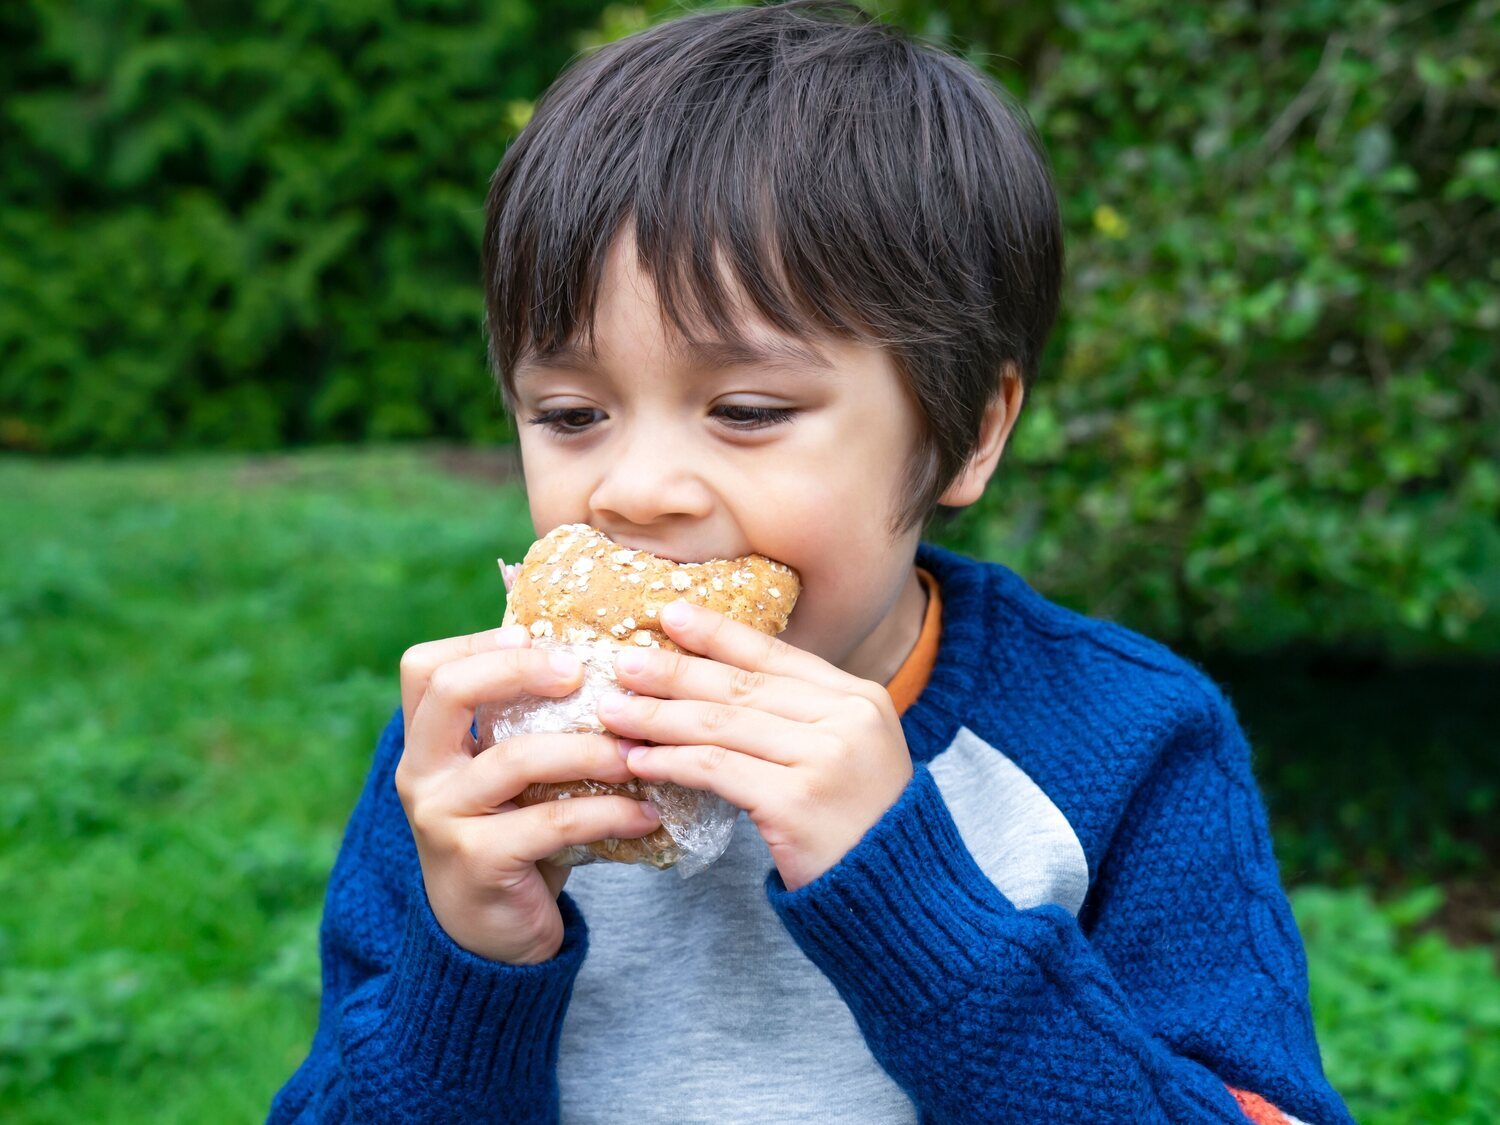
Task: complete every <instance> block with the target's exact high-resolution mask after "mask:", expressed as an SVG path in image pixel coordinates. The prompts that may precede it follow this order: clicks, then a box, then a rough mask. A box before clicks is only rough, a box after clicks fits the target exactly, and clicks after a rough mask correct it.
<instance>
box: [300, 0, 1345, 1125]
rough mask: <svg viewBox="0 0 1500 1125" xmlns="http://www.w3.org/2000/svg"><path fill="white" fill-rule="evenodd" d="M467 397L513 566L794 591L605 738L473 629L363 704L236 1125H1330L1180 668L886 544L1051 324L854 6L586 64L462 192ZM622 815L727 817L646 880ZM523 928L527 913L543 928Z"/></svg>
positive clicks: (1249, 825)
mask: <svg viewBox="0 0 1500 1125" xmlns="http://www.w3.org/2000/svg"><path fill="white" fill-rule="evenodd" d="M487 219H488V221H487V227H486V233H485V243H484V257H485V271H486V272H485V285H486V301H487V324H488V329H489V335H490V346H491V358H492V360H493V363H494V366H495V369H496V372H497V375H498V376H499V378H500V380H501V382H502V385H503V388H504V392H505V396H506V403H507V406H508V407H509V408H510V409H511V410H512V411H513V412H514V413H515V415H516V417H517V419H518V420H519V421H520V422H521V423H522V424H521V426H520V432H521V437H520V445H521V454H522V460H523V463H524V465H525V469H526V473H525V477H526V489H527V496H528V499H529V502H530V507H531V515H532V520H533V523H534V525H535V529H536V532H537V534H538V535H541V534H544V533H545V532H546V531H548V530H549V529H551V528H553V527H555V526H557V525H559V524H562V523H575V522H578V523H588V524H592V525H594V526H595V527H598V528H599V529H600V530H602V531H604V532H605V533H606V534H608V535H609V536H611V537H612V538H614V539H615V540H617V541H618V542H620V543H622V544H624V545H626V546H630V547H636V548H641V549H645V550H648V551H651V552H653V553H656V554H660V555H664V556H667V557H670V558H673V559H676V560H678V561H700V560H703V559H708V558H714V557H734V556H737V555H741V554H746V553H750V552H759V553H761V554H765V555H767V556H769V557H771V558H773V559H776V560H778V561H781V562H784V563H786V564H787V565H789V566H791V567H793V568H794V569H796V570H797V571H798V573H799V574H800V576H801V579H802V583H803V588H802V595H801V599H800V600H799V602H798V605H797V607H796V609H795V611H794V613H793V614H792V618H791V622H790V624H789V625H788V628H787V630H786V632H785V633H783V634H782V635H781V637H780V639H779V640H777V641H774V642H771V641H768V640H767V639H766V638H764V637H761V636H759V635H758V634H755V633H753V631H751V630H750V629H748V627H745V626H740V625H737V624H735V623H733V622H729V621H727V620H726V619H724V618H723V617H721V616H719V615H717V614H715V613H712V612H711V611H708V610H705V609H702V608H699V607H689V606H687V605H686V604H685V603H683V605H682V612H681V614H680V616H678V615H674V616H670V617H669V616H668V614H667V613H666V612H665V611H664V613H663V618H664V624H665V627H666V628H667V631H668V633H669V635H671V636H672V637H673V638H674V639H675V640H677V641H678V643H679V644H681V645H682V646H683V648H684V649H685V650H686V651H687V652H688V653H690V654H693V655H689V656H672V655H670V654H666V653H662V652H646V651H642V652H641V653H640V654H638V655H639V656H640V657H641V659H640V660H639V661H637V662H636V664H635V665H631V664H629V663H628V662H626V661H625V660H624V659H623V658H622V659H621V660H620V661H618V662H617V672H618V675H619V678H620V681H621V683H622V685H624V686H625V687H628V688H630V689H632V691H633V692H634V693H635V695H633V696H632V697H628V698H626V697H622V698H620V699H619V700H617V701H615V702H617V703H618V706H617V707H614V708H611V707H610V706H609V705H608V702H606V704H601V710H600V714H601V719H602V721H603V722H604V724H605V726H606V727H607V728H608V729H609V731H610V732H611V734H609V735H598V736H596V735H589V734H570V735H556V736H540V735H531V736H523V737H521V738H516V739H511V740H508V741H506V742H503V743H501V744H498V745H497V746H495V747H493V748H491V749H489V750H486V751H484V752H483V753H477V746H476V745H475V743H474V740H473V737H472V734H471V732H470V720H471V718H472V714H473V710H474V707H475V706H476V705H477V704H478V703H479V702H482V701H484V700H486V699H501V698H506V697H509V696H513V695H515V694H516V693H518V692H520V691H523V690H524V691H530V692H533V693H536V694H546V695H553V696H561V695H566V694H568V693H569V692H570V691H572V690H573V689H574V688H575V687H576V685H577V684H578V682H579V678H578V670H577V667H576V665H573V666H569V665H567V664H566V663H564V664H562V665H560V666H558V667H554V666H553V665H552V664H551V662H550V661H549V660H548V659H546V657H545V656H544V654H543V653H542V652H540V651H539V650H536V649H533V648H531V646H530V645H529V643H528V640H527V638H526V637H525V636H524V631H522V632H521V635H514V636H513V635H510V634H511V631H510V630H500V631H494V632H491V633H481V634H475V635H473V636H468V637H458V638H451V639H448V640H443V641H433V642H430V643H427V644H422V645H418V646H416V647H414V648H413V649H411V650H410V651H408V653H407V654H406V656H405V657H404V658H403V661H402V670H401V685H402V708H401V710H400V711H398V712H397V713H396V715H395V716H394V717H393V718H392V720H391V722H390V724H389V726H388V727H387V729H386V731H385V734H384V735H383V736H382V738H381V740H380V743H379V745H378V747H377V750H376V756H375V763H374V767H373V769H372V771H371V773H370V777H369V781H368V783H367V786H366V788H365V791H364V793H363V795H362V796H361V798H360V802H359V805H358V807H357V808H356V810H355V813H354V817H353V820H352V821H351V823H350V826H349V830H348V834H347V837H346V839H345V842H344V846H343V848H342V850H341V852H340V855H339V857H338V861H337V864H336V866H335V869H334V872H333V875H332V879H331V883H330V888H329V893H328V901H327V907H326V912H325V918H324V926H323V934H322V942H323V944H322V952H323V966H324V993H323V1002H322V1010H321V1013H320V1020H319V1026H318V1031H317V1035H316V1037H315V1039H314V1042H313V1046H312V1051H311V1053H310V1055H309V1057H308V1059H307V1060H306V1062H305V1063H304V1064H303V1065H302V1067H301V1068H300V1069H299V1070H298V1071H297V1072H296V1074H295V1075H294V1076H293V1077H292V1079H291V1080H290V1081H289V1082H288V1084H287V1086H286V1087H285V1088H284V1089H283V1090H282V1091H281V1092H280V1093H279V1095H278V1096H277V1098H276V1101H275V1103H274V1105H273V1107H272V1113H271V1117H272V1119H273V1120H278V1121H279V1120H309V1121H333V1120H358V1121H375V1120H390V1121H440V1120H441V1121H479V1120H500V1121H543V1120H556V1119H558V1118H559V1117H561V1118H562V1119H565V1120H568V1121H590V1122H592V1121H619V1120H625V1119H630V1120H643V1121H663V1122H690V1121H691V1122H707V1121H773V1122H792V1121H809V1122H811V1121H819V1122H822V1121H856V1122H886V1121H890V1122H897V1121H904V1122H915V1121H918V1120H921V1121H950V1122H980V1121H1020V1122H1030V1121H1045V1120H1054V1119H1060V1118H1065V1119H1068V1120H1071V1121H1080V1122H1081V1121H1090V1122H1094V1121H1097V1122H1146V1121H1161V1122H1166V1121H1171V1122H1188V1121H1193V1122H1198V1121H1220V1122H1234V1121H1240V1122H1242V1121H1245V1120H1252V1121H1261V1122H1279V1121H1305V1122H1318V1123H1320V1125H1325V1123H1331V1122H1343V1121H1348V1120H1350V1118H1349V1115H1348V1113H1347V1111H1346V1110H1345V1108H1344V1106H1343V1104H1342V1103H1341V1102H1340V1100H1339V1098H1338V1096H1337V1094H1336V1093H1335V1092H1334V1091H1333V1090H1332V1089H1331V1088H1330V1087H1329V1085H1328V1083H1327V1081H1326V1080H1325V1078H1324V1076H1323V1073H1322V1069H1321V1063H1320V1060H1319V1055H1318V1048H1317V1044H1316V1042H1315V1040H1314V1036H1313V1028H1312V1021H1311V1018H1310V1015H1309V1010H1308V1002H1307V981H1306V968H1305V963H1304V958H1303V951H1302V946H1301V943H1300V940H1299V937H1298V934H1297V930H1296V926H1295V924H1294V921H1293V919H1292V915H1291V912H1290V910H1289V909H1288V906H1287V903H1286V900H1285V898H1284V897H1283V895H1282V892H1281V888H1280V885H1279V881H1278V876H1277V870H1276V865H1275V861H1274V858H1273V856H1272V853H1271V847H1270V841H1269V837H1268V832H1267V826H1266V818H1265V813H1264V810H1263V807H1262V804H1261V801H1260V798H1259V795H1258V793H1257V791H1256V788H1255V783H1254V780H1253V777H1252V774H1251V770H1250V763H1249V751H1248V749H1247V747H1246V744H1245V740H1244V737H1243V735H1242V733H1241V731H1240V729H1239V726H1238V724H1237V721H1236V719H1235V715H1234V712H1233V709H1232V707H1231V705H1230V704H1229V703H1228V701H1227V700H1226V699H1225V698H1224V696H1223V695H1222V694H1221V693H1220V691H1219V690H1218V689H1217V687H1216V686H1215V685H1214V684H1213V683H1212V682H1211V681H1210V680H1209V679H1208V678H1207V677H1205V676H1204V675H1203V674H1202V673H1201V672H1200V671H1198V670H1197V669H1195V668H1194V667H1193V666H1191V665H1190V664H1188V663H1187V662H1185V661H1183V660H1181V659H1179V658H1177V657H1175V656H1174V655H1172V654H1171V653H1170V652H1168V651H1167V650H1165V649H1164V648H1162V647H1161V646H1159V645H1157V644H1155V643H1153V642H1151V641H1149V640H1147V639H1145V638H1143V637H1141V636H1139V635H1137V634H1135V633H1132V632H1130V631H1128V630H1126V629H1123V628H1120V627H1118V626H1115V625H1111V624H1108V623H1105V622H1101V621H1096V620H1092V619H1089V618H1086V617H1082V616H1080V615H1077V614H1074V613H1070V612H1068V611H1066V610H1064V609H1062V608H1060V607H1058V606H1055V605H1053V604H1051V603H1049V602H1048V601H1046V600H1045V599H1043V598H1042V597H1041V596H1040V595H1038V594H1037V593H1035V592H1034V591H1033V590H1031V589H1030V587H1028V586H1027V585H1026V584H1025V583H1024V582H1023V581H1022V579H1021V578H1019V577H1018V576H1017V575H1015V574H1014V573H1013V572H1011V571H1010V570H1008V569H1007V568H1005V567H1003V566H1000V565H997V564H990V563H981V562H977V561H975V560H971V559H967V558H964V557H962V556H959V555H957V554H954V553H951V552H948V551H945V550H941V549H938V548H935V547H933V546H930V545H928V544H923V543H920V538H921V529H922V528H923V526H924V525H925V523H926V521H927V520H928V518H929V517H930V516H931V515H932V514H933V513H934V512H935V510H936V508H937V506H938V505H944V506H948V507H961V506H963V505H967V504H971V503H973V502H974V501H975V500H976V499H978V497H979V496H980V494H981V492H982V490H983V488H984V486H985V483H986V482H987V481H988V479H989V478H990V476H991V475H992V474H993V472H994V471H995V468H996V465H997V463H998V460H999V458H1000V455H1001V452H1002V450H1003V448H1004V446H1005V443H1006V440H1007V438H1008V436H1009V434H1010V432H1011V429H1012V427H1013V426H1014V425H1015V421H1016V417H1017V414H1018V412H1019V410H1020V408H1021V404H1022V401H1023V398H1024V389H1025V387H1026V385H1027V384H1028V383H1029V382H1030V380H1031V379H1032V378H1034V376H1035V375H1036V372H1037V367H1038V362H1039V357H1040V355H1041V351H1042V346H1043V343H1044V341H1045V340H1046V337H1047V334H1048V332H1049V330H1050V328H1051V326H1052V323H1053V319H1054V316H1055V313H1056V308H1057V300H1058V291H1059V285H1060V277H1061V270H1062V248H1061V232H1060V224H1059V220H1058V212H1057V205H1056V200H1055V197H1054V194H1053V190H1052V187H1051V183H1050V176H1049V173H1048V170H1047V167H1046V162H1045V158H1044V157H1043V156H1042V155H1041V152H1040V148H1039V145H1038V144H1037V143H1036V141H1035V139H1034V137H1033V136H1032V134H1031V133H1030V131H1029V128H1028V126H1027V125H1026V124H1025V119H1024V116H1023V115H1021V114H1019V113H1018V112H1017V111H1015V110H1013V109H1011V108H1010V107H1009V105H1008V102H1007V101H1006V99H1005V98H1003V97H1002V96H1000V95H999V94H998V93H997V92H996V89H995V87H994V86H993V85H991V84H990V83H988V82H987V81H986V80H985V79H983V78H982V77H981V76H980V75H979V74H978V73H977V72H976V71H974V70H972V69H971V68H969V67H968V66H966V65H965V64H963V63H961V62H959V61H958V60H956V59H954V58H952V57H950V56H948V55H945V54H942V53H940V52H938V51H935V50H933V49H930V48H928V47H925V46H921V45H918V44H915V43H913V42H911V41H908V40H907V39H905V38H903V37H902V36H900V35H899V34H897V33H896V32H894V31H892V30H890V29H888V28H885V27H883V26H881V25H879V24H875V23H870V22H866V21H865V20H864V19H863V17H862V16H861V15H860V13H859V12H858V10H857V9H854V8H852V7H844V6H841V5H835V4H826V3H824V4H818V3H796V4H787V5H783V6H778V7H771V8H754V9H735V10H729V11H719V12H713V13H708V14H699V15H694V16H689V17H685V18H682V19H679V20H675V21H673V22H670V23H667V24H663V25H661V26H658V27H656V28H654V29H650V30H647V31H644V32H641V33H640V34H638V35H635V36H632V37H631V38H629V39H626V40H624V41H622V42H619V43H616V44H613V45H611V46H609V47H606V48H605V49H603V50H601V51H599V52H597V53H596V54H594V55H592V56H590V57H588V58H586V59H583V60H582V61H580V62H579V63H577V64H576V65H575V66H574V67H572V68H571V69H570V70H569V71H568V72H567V73H565V74H564V75H563V76H562V77H561V78H560V79H559V80H558V81H557V83H556V84H555V85H554V86H553V87H552V89H551V90H550V91H549V92H548V94H547V96H546V97H545V98H543V99H542V100H541V102H540V103H539V104H538V106H537V110H536V113H535V115H534V117H533V119H532V121H531V122H530V123H529V125H528V126H527V128H526V129H525V130H524V131H523V133H522V134H521V136H520V137H518V138H517V139H516V141H515V143H514V144H513V145H512V146H511V148H510V149H509V151H508V152H507V153H506V156H505V158H504V161H503V162H502V164H501V166H500V168H499V170H498V172H497V173H496V176H495V179H494V182H493V184H492V186H491V192H490V197H489V201H488V205H487ZM631 774H635V775H636V776H639V777H642V778H645V779H648V780H672V781H677V782H680V783H682V784H686V785H690V786H693V787H696V788H705V789H712V790H714V791H716V792H718V793H720V794H721V795H722V796H724V797H725V798H726V799H728V800H729V801H730V802H731V803H733V804H735V805H736V806H738V807H739V808H741V809H743V810H744V812H743V813H742V815H741V819H740V822H739V823H738V825H737V826H736V831H735V835H734V838H733V839H732V841H731V844H730V847H729V850H728V852H726V854H725V855H724V856H723V858H722V859H720V860H719V861H718V863H716V864H715V865H714V866H713V867H711V868H709V869H708V870H707V871H706V872H704V873H702V874H700V875H698V876H696V877H694V878H693V879H690V880H681V879H678V878H675V877H673V876H671V875H659V874H656V873H652V872H648V871H643V870H639V869H636V868H631V867H626V866H621V865H615V864H595V865H592V866H587V867H581V868H578V869H576V870H572V871H569V870H565V869H559V868H556V867H553V866H552V865H550V864H547V863H545V862H538V861H539V860H541V859H542V857H544V856H546V855H548V854H550V853H551V852H552V851H554V850H555V849H556V848H557V847H559V846H561V845H563V844H568V843H586V842H588V841H590V840H595V839H599V838H601V837H605V836H610V835H614V836H619V837H621V838H628V837H636V836H641V835H645V834H646V833H647V832H649V831H651V830H652V828H654V826H655V823H656V821H655V819H654V818H653V815H652V810H651V809H649V808H648V807H644V806H643V805H641V804H638V803H637V802H634V801H631V800H628V799H626V798H623V797H593V798H579V799H575V800H572V801H568V802H552V803H550V804H548V805H542V806H532V807H530V808H524V809H523V808H517V807H516V806H515V805H514V803H513V802H512V801H511V798H512V797H514V796H515V795H516V794H517V793H519V792H520V791H521V789H522V788H524V787H525V786H526V785H527V784H530V783H532V782H536V781H561V780H567V779H574V778H581V777H597V778H600V779H603V780H606V781H623V780H626V779H627V778H628V777H629V776H631ZM565 882H566V884H567V890H566V891H564V890H563V884H564V883H565Z"/></svg>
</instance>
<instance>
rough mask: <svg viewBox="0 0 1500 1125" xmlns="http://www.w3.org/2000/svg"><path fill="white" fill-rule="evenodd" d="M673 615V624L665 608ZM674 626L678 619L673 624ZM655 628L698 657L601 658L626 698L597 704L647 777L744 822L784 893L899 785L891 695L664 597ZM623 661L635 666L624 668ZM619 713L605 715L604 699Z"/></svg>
mask: <svg viewBox="0 0 1500 1125" xmlns="http://www.w3.org/2000/svg"><path fill="white" fill-rule="evenodd" d="M679 608H681V609H683V610H686V613H683V614H681V615H680V616H678V615H677V611H678V609H679ZM679 620H680V621H681V622H682V623H681V624H678V623H677V622H678V621H679ZM661 623H662V627H663V628H664V629H665V630H666V632H667V635H668V636H669V637H671V639H672V640H673V641H675V642H676V643H677V644H679V645H681V646H682V647H683V648H684V649H689V650H691V651H692V652H697V653H702V654H703V656H704V657H707V658H708V659H703V658H701V657H697V656H689V655H686V654H682V653H673V652H663V651H661V650H660V649H626V650H624V651H622V652H621V653H619V654H617V655H616V657H615V673H616V676H617V677H618V678H619V681H620V683H621V685H622V686H624V687H628V688H629V689H631V690H632V691H635V692H638V693H639V695H637V696H635V697H631V696H613V697H610V698H607V699H606V700H604V701H602V702H601V704H600V708H599V717H600V719H601V720H602V721H603V723H604V725H605V726H607V727H608V728H609V729H610V730H612V731H614V732H615V733H617V734H619V735H621V736H622V737H624V738H627V739H632V740H633V739H641V740H644V741H648V742H656V743H659V744H660V745H657V746H642V747H635V748H632V749H629V759H628V762H629V766H630V769H631V770H632V771H633V772H634V773H635V775H636V776H637V777H640V778H643V779H645V780H648V781H673V782H676V783H677V784H679V785H686V786H688V787H689V788H692V789H710V790H712V791H713V792H715V793H717V794H719V796H721V797H723V798H724V799H725V800H726V801H728V802H730V804H733V805H738V806H739V807H740V808H742V809H744V810H745V811H746V812H748V813H749V814H750V819H751V820H753V821H754V822H755V826H756V828H758V829H760V834H761V836H762V837H763V838H764V839H765V841H766V844H767V845H768V846H769V847H770V849H771V857H772V859H774V860H775V862H776V869H777V870H778V871H779V872H780V873H781V879H782V882H784V883H785V884H786V886H787V889H788V890H796V889H797V888H798V887H801V886H803V885H805V884H807V883H810V882H812V880H814V879H816V878H817V877H818V876H819V875H821V874H823V872H825V871H827V870H828V869H829V868H830V867H832V866H833V865H834V864H835V863H837V862H838V861H839V860H840V859H842V858H843V856H844V854H845V853H846V852H848V851H849V849H850V848H852V847H853V846H854V845H855V844H856V843H858V842H859V839H860V837H861V836H863V835H864V834H865V832H866V831H868V830H869V829H870V828H871V827H872V826H873V825H874V824H875V822H876V821H877V820H879V819H880V817H881V815H882V814H883V813H884V812H885V811H886V810H887V809H889V808H890V807H891V806H892V805H894V804H895V803H896V800H897V798H898V797H900V795H901V791H902V790H903V789H905V788H906V783H907V782H908V781H910V780H911V776H912V763H911V751H910V750H909V749H908V748H907V745H906V736H905V734H904V733H903V732H902V730H901V720H900V718H899V717H898V716H897V714H896V708H895V705H894V704H893V703H892V702H891V697H890V695H889V694H887V692H886V690H885V688H884V687H882V686H881V685H880V684H876V683H872V682H870V681H868V680H861V679H859V678H858V677H856V676H851V675H849V674H848V673H847V672H844V671H842V670H841V669H839V668H836V667H834V666H833V665H832V664H830V663H828V662H827V661H826V660H823V659H820V658H819V657H816V656H814V655H812V654H811V653H809V652H804V651H802V650H801V649H798V648H793V647H792V646H791V645H789V644H787V643H786V642H784V641H780V640H777V639H776V638H775V637H768V636H766V635H765V634H763V633H760V632H757V631H756V630H754V629H752V628H750V626H748V625H743V624H741V623H739V622H737V621H730V620H729V619H728V618H727V617H725V616H723V615H722V614H720V613H715V612H714V611H713V610H710V609H706V608H704V607H702V606H694V605H691V604H689V603H688V602H685V601H678V602H673V603H672V605H670V606H668V607H667V608H665V609H663V610H662V613H661ZM632 658H643V659H639V663H640V664H641V665H642V667H641V668H640V669H639V670H638V671H633V670H631V669H630V663H631V660H632ZM611 698H612V699H618V700H619V704H620V705H619V707H618V708H617V709H615V710H610V709H609V702H610V699H611Z"/></svg>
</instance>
